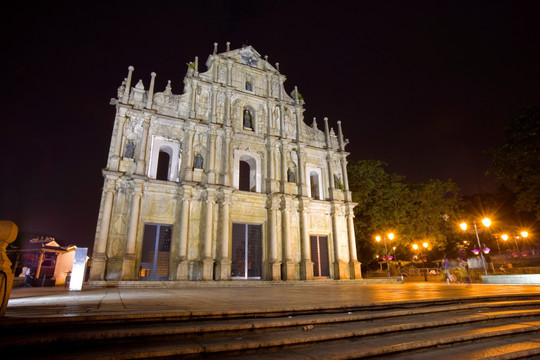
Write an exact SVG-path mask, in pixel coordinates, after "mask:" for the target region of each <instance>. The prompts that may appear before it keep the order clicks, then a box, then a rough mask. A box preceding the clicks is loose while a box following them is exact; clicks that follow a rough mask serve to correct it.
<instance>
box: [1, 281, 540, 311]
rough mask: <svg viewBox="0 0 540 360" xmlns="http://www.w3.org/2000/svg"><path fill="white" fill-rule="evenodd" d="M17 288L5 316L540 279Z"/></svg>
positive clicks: (402, 296)
mask: <svg viewBox="0 0 540 360" xmlns="http://www.w3.org/2000/svg"><path fill="white" fill-rule="evenodd" d="M140 286H141V284H140V283H139V284H137V287H129V286H125V287H123V286H119V287H96V286H83V289H82V290H81V291H69V290H68V289H67V288H64V287H43V288H14V289H13V290H12V292H11V297H10V300H9V303H8V308H7V312H6V318H51V317H53V318H54V317H87V316H104V315H119V314H122V315H124V316H125V315H134V316H136V315H138V314H139V315H151V314H171V315H172V314H175V315H177V314H180V315H182V314H184V315H185V314H204V313H242V312H253V311H255V312H266V311H272V310H284V309H287V310H310V309H317V308H327V307H333V308H338V307H353V306H365V305H384V304H392V303H393V304H395V303H398V302H405V303H406V302H411V301H414V302H418V301H432V300H438V299H456V298H471V297H492V296H493V297H495V296H504V295H516V294H520V295H523V294H534V295H536V294H539V293H540V285H486V284H472V285H465V284H456V285H454V284H453V285H447V284H445V283H431V282H425V283H424V282H418V283H404V284H401V283H392V284H359V283H354V282H353V283H347V282H332V281H329V282H324V283H322V282H321V283H319V282H307V283H306V282H303V283H300V282H299V283H296V284H289V283H287V284H284V283H269V282H257V283H249V282H247V283H240V282H230V283H229V284H227V286H225V285H224V284H219V285H216V284H215V283H214V284H205V283H203V282H201V283H193V282H191V283H189V284H185V285H176V286H175V287H166V288H163V287H140Z"/></svg>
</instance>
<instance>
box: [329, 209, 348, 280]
mask: <svg viewBox="0 0 540 360" xmlns="http://www.w3.org/2000/svg"><path fill="white" fill-rule="evenodd" d="M340 216H341V208H340V205H338V204H335V203H334V204H332V240H333V245H334V280H342V279H347V278H348V276H347V271H348V263H345V262H344V261H343V259H341V257H340V254H339V249H340V243H341V241H342V240H341V238H340V236H339V218H340Z"/></svg>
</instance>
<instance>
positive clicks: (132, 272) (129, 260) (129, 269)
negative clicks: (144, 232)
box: [122, 181, 142, 280]
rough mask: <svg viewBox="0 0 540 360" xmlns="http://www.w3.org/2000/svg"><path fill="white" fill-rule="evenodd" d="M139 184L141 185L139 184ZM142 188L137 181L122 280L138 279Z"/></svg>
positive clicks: (131, 209)
mask: <svg viewBox="0 0 540 360" xmlns="http://www.w3.org/2000/svg"><path fill="white" fill-rule="evenodd" d="M138 182H139V184H137V183H138ZM141 187H142V184H141V183H140V181H136V182H135V188H134V189H133V198H132V199H131V207H130V214H129V223H128V228H127V236H126V255H125V257H124V262H123V264H122V280H137V278H138V274H137V271H136V269H135V262H136V254H135V244H136V241H137V231H138V228H139V212H140V206H141V196H142V189H141Z"/></svg>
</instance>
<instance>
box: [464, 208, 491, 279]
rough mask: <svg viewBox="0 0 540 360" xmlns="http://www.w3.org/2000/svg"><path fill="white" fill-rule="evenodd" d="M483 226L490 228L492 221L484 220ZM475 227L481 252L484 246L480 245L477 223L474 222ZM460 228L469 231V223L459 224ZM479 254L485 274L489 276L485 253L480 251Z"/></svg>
mask: <svg viewBox="0 0 540 360" xmlns="http://www.w3.org/2000/svg"><path fill="white" fill-rule="evenodd" d="M482 224H483V225H484V226H485V227H486V228H489V226H490V225H491V220H490V219H489V218H484V219H482ZM473 225H474V233H475V234H476V240H477V241H478V249H479V250H481V249H482V245H480V236H479V235H478V226H476V221H473ZM459 226H461V229H463V231H467V223H466V222H462V223H461V224H459ZM480 232H481V230H480ZM479 253H480V258H481V259H482V266H483V268H484V273H485V274H486V276H487V274H488V273H487V268H486V260H485V259H484V252H483V251H479Z"/></svg>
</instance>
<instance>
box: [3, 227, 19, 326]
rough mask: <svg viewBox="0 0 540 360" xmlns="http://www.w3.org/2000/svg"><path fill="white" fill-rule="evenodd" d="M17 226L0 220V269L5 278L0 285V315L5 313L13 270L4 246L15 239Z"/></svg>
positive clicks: (17, 230)
mask: <svg viewBox="0 0 540 360" xmlns="http://www.w3.org/2000/svg"><path fill="white" fill-rule="evenodd" d="M18 232H19V228H18V227H17V225H15V223H14V222H13V221H10V220H0V270H1V271H2V273H3V275H4V276H5V278H4V279H3V280H5V282H4V283H3V284H2V286H0V297H1V299H0V301H1V303H0V304H1V305H0V317H3V316H4V315H5V314H6V310H7V304H8V301H9V296H10V294H11V287H12V286H13V278H14V275H13V272H12V271H11V261H9V258H8V256H7V253H6V247H7V246H8V245H9V244H11V243H12V242H13V241H15V238H16V237H17V233H18Z"/></svg>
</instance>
